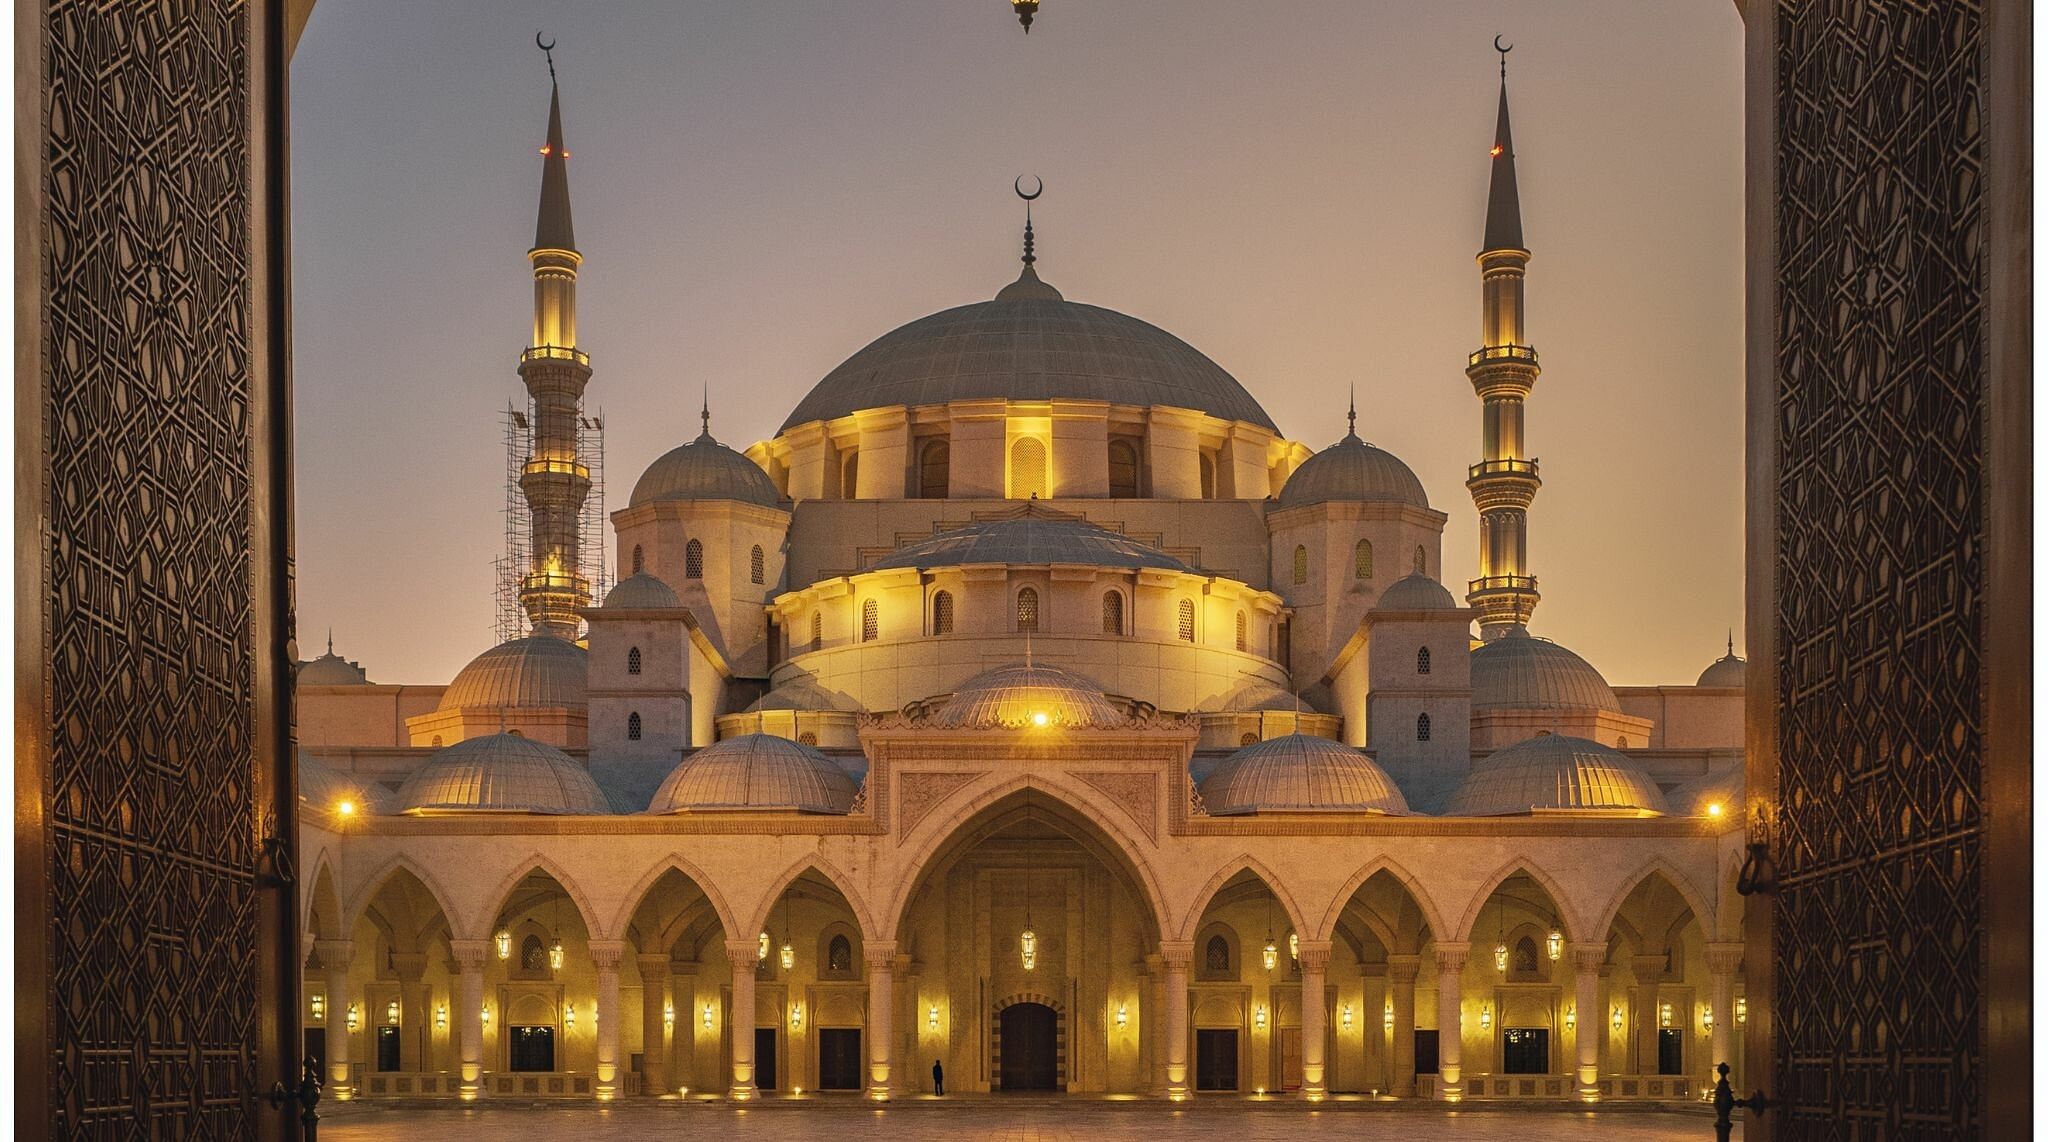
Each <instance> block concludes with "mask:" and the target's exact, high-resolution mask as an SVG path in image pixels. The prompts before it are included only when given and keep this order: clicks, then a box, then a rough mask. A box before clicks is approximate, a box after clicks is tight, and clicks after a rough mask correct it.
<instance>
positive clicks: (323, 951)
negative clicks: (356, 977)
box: [313, 940, 356, 971]
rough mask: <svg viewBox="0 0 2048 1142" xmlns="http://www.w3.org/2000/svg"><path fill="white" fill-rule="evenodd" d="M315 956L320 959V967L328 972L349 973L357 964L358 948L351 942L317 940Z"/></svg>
mask: <svg viewBox="0 0 2048 1142" xmlns="http://www.w3.org/2000/svg"><path fill="white" fill-rule="evenodd" d="M313 954H314V955H316V956H318V957H320V966H321V967H323V968H326V969H327V970H328V971H347V970H348V966H349V965H350V964H352V963H354V962H355V958H356V946H355V943H354V942H353V941H351V940H315V941H313Z"/></svg>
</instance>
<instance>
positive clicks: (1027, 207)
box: [1013, 174, 1045, 266]
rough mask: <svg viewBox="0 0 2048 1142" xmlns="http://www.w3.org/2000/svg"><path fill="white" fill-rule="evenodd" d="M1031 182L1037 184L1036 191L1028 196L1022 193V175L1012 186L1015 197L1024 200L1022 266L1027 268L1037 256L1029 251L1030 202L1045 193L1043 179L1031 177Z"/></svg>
mask: <svg viewBox="0 0 2048 1142" xmlns="http://www.w3.org/2000/svg"><path fill="white" fill-rule="evenodd" d="M1031 181H1032V182H1035V183H1037V184H1038V189H1036V190H1034V191H1032V192H1031V193H1030V194H1026V193H1024V176H1023V175H1021V174H1020V175H1018V176H1017V181H1016V182H1015V183H1014V184H1013V187H1014V189H1015V190H1016V191H1017V197H1018V198H1021V199H1023V200H1024V264H1025V265H1027V266H1028V265H1030V264H1032V263H1033V262H1036V261H1037V260H1038V255H1037V254H1035V253H1033V252H1032V250H1031V247H1032V243H1033V239H1032V234H1031V200H1032V199H1034V198H1037V197H1038V196H1039V195H1041V194H1044V193H1045V180H1044V179H1042V178H1039V177H1038V176H1037V175H1032V176H1031Z"/></svg>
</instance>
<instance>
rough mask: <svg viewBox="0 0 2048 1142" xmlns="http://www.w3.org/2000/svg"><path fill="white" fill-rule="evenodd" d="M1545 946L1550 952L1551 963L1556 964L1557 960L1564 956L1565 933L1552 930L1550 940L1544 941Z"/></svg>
mask: <svg viewBox="0 0 2048 1142" xmlns="http://www.w3.org/2000/svg"><path fill="white" fill-rule="evenodd" d="M1543 944H1544V947H1545V948H1546V949H1547V950H1548V951H1549V952H1550V962H1551V963H1556V962H1557V958H1558V957H1559V956H1561V955H1563V954H1564V933H1563V932H1560V931H1558V930H1557V929H1555V928H1552V929H1551V930H1550V938H1549V939H1547V940H1545V941H1543Z"/></svg>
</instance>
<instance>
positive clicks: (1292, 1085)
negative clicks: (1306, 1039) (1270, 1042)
mask: <svg viewBox="0 0 2048 1142" xmlns="http://www.w3.org/2000/svg"><path fill="white" fill-rule="evenodd" d="M1280 1089H1281V1090H1300V1089H1301V1028H1299V1027H1282V1028H1280Z"/></svg>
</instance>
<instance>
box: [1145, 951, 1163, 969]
mask: <svg viewBox="0 0 2048 1142" xmlns="http://www.w3.org/2000/svg"><path fill="white" fill-rule="evenodd" d="M1165 970H1166V957H1165V956H1162V955H1160V954H1159V953H1157V952H1153V953H1152V954H1151V955H1148V956H1146V957H1145V974H1147V975H1158V974H1159V973H1160V972H1163V971H1165Z"/></svg>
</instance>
